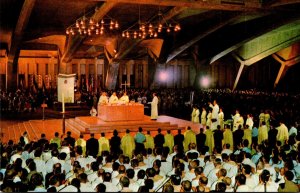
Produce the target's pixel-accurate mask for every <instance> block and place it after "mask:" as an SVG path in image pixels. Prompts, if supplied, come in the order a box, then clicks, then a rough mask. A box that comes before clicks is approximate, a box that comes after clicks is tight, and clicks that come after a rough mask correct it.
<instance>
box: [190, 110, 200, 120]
mask: <svg viewBox="0 0 300 193" xmlns="http://www.w3.org/2000/svg"><path fill="white" fill-rule="evenodd" d="M199 115H200V111H199V109H196V110H195V113H194V116H193V117H192V122H194V123H199V122H200V120H199Z"/></svg>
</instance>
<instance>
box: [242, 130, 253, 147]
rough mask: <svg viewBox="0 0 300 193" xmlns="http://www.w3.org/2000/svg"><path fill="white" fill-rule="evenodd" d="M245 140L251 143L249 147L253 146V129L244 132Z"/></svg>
mask: <svg viewBox="0 0 300 193" xmlns="http://www.w3.org/2000/svg"><path fill="white" fill-rule="evenodd" d="M243 139H247V140H248V141H249V147H251V144H252V130H251V129H245V130H244V137H243Z"/></svg>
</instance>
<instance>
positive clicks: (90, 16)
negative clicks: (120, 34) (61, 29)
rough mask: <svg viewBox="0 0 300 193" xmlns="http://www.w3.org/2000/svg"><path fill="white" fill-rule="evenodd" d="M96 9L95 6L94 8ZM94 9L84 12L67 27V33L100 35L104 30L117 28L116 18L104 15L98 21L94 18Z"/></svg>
mask: <svg viewBox="0 0 300 193" xmlns="http://www.w3.org/2000/svg"><path fill="white" fill-rule="evenodd" d="M95 11H97V8H96V9H95ZM94 13H95V12H94V11H91V12H89V13H87V14H84V15H83V16H82V17H80V18H79V19H77V20H76V21H75V23H74V24H72V25H71V26H69V27H67V29H66V34H67V35H75V34H80V35H89V36H90V35H102V34H104V33H105V31H108V30H116V29H119V23H118V21H117V20H115V19H113V18H111V17H110V16H108V15H105V16H104V17H103V18H102V19H101V20H100V21H97V20H96V19H95V18H94Z"/></svg>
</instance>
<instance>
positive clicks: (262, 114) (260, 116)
mask: <svg viewBox="0 0 300 193" xmlns="http://www.w3.org/2000/svg"><path fill="white" fill-rule="evenodd" d="M258 118H259V126H261V124H262V122H263V121H264V120H265V113H260V114H259V116H258Z"/></svg>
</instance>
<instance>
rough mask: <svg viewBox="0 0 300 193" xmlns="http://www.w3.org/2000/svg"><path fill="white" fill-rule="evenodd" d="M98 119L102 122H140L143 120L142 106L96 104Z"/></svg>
mask: <svg viewBox="0 0 300 193" xmlns="http://www.w3.org/2000/svg"><path fill="white" fill-rule="evenodd" d="M98 117H99V118H100V119H101V120H103V121H141V120H143V119H144V105H142V104H139V103H129V104H114V105H111V104H108V105H100V104H98Z"/></svg>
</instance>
